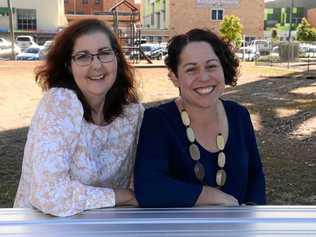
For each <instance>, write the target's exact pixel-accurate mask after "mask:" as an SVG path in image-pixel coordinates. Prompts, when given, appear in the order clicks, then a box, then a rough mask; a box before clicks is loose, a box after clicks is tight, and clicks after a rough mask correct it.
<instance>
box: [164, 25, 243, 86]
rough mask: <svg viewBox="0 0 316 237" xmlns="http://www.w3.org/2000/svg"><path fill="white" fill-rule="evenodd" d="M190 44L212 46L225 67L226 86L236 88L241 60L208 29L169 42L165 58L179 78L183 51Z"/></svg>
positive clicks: (176, 37)
mask: <svg viewBox="0 0 316 237" xmlns="http://www.w3.org/2000/svg"><path fill="white" fill-rule="evenodd" d="M190 42H206V43H208V44H209V45H210V46H212V48H213V50H214V52H215V54H216V55H217V57H218V58H219V60H220V63H221V65H222V67H223V71H224V76H225V84H226V85H231V86H236V84H237V77H238V73H239V71H238V67H239V60H238V58H237V57H236V56H235V54H234V53H233V51H232V50H231V47H230V45H229V44H228V43H226V42H225V41H224V40H222V39H221V38H220V37H218V36H217V35H216V34H215V33H213V32H211V31H210V30H207V29H192V30H190V31H188V32H187V33H185V34H180V35H176V36H174V37H173V38H171V39H170V40H169V42H168V46H167V48H168V56H167V57H166V58H165V64H166V65H167V67H168V68H169V69H170V70H171V71H172V72H173V73H174V74H175V75H176V76H178V73H177V69H178V65H179V63H180V62H179V61H180V54H181V52H182V50H183V49H184V48H185V46H187V45H188V44H189V43H190Z"/></svg>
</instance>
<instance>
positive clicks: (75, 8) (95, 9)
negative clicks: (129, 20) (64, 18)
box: [64, 0, 140, 15]
mask: <svg viewBox="0 0 316 237" xmlns="http://www.w3.org/2000/svg"><path fill="white" fill-rule="evenodd" d="M120 2H121V0H64V4H65V13H66V14H67V15H95V14H100V13H106V12H109V11H110V9H111V8H112V7H113V6H114V5H115V4H118V3H120ZM128 2H129V3H131V4H133V5H134V6H135V7H136V8H138V9H139V8H140V4H138V3H137V1H134V0H128ZM120 10H121V11H129V8H128V7H127V6H122V7H121V8H120Z"/></svg>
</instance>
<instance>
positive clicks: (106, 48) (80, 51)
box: [73, 46, 112, 54]
mask: <svg viewBox="0 0 316 237" xmlns="http://www.w3.org/2000/svg"><path fill="white" fill-rule="evenodd" d="M110 50H112V48H110V47H107V46H106V47H102V48H99V49H98V50H97V51H98V52H100V51H110ZM80 53H90V51H89V50H79V51H77V52H74V53H73V54H80Z"/></svg>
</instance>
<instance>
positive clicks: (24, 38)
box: [17, 37, 31, 41]
mask: <svg viewBox="0 0 316 237" xmlns="http://www.w3.org/2000/svg"><path fill="white" fill-rule="evenodd" d="M17 41H31V40H30V38H28V37H18V38H17Z"/></svg>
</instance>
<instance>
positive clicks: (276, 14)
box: [264, 0, 316, 31]
mask: <svg viewBox="0 0 316 237" xmlns="http://www.w3.org/2000/svg"><path fill="white" fill-rule="evenodd" d="M313 8H316V1H312V0H274V1H271V2H266V3H265V23H264V28H265V30H269V29H271V28H273V27H276V25H277V24H279V25H280V26H281V29H283V30H284V31H288V30H289V25H290V22H291V23H292V30H293V29H296V27H297V26H298V24H300V23H301V21H302V18H304V17H305V18H307V20H308V21H312V24H313V22H314V20H313V11H310V10H311V9H313ZM291 11H292V14H291ZM308 12H309V13H308ZM314 14H315V13H314ZM314 25H315V24H314Z"/></svg>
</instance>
